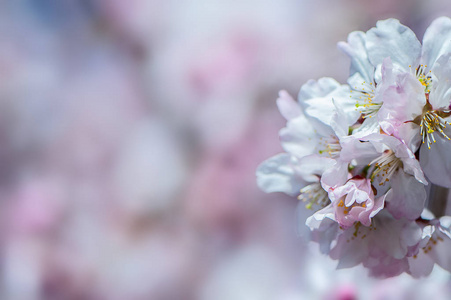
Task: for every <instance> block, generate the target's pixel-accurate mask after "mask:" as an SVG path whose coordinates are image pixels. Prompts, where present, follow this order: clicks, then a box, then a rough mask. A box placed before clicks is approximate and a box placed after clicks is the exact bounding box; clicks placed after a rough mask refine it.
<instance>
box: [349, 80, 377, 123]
mask: <svg viewBox="0 0 451 300" xmlns="http://www.w3.org/2000/svg"><path fill="white" fill-rule="evenodd" d="M354 89H355V90H354V91H355V93H354V94H352V95H351V96H349V97H351V98H354V99H355V100H356V104H355V107H356V110H358V111H359V112H360V113H361V114H362V118H363V119H366V118H372V117H373V116H375V115H376V114H377V112H378V111H379V109H380V108H381V106H382V103H375V102H374V101H373V99H374V86H373V83H372V82H371V83H369V84H368V83H366V82H365V81H364V82H363V83H362V87H361V89H358V88H357V87H354ZM352 92H353V91H351V93H352Z"/></svg>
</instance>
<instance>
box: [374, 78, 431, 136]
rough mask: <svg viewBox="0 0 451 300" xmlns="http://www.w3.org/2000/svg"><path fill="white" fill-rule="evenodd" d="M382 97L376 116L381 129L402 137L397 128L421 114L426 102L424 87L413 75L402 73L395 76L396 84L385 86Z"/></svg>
mask: <svg viewBox="0 0 451 300" xmlns="http://www.w3.org/2000/svg"><path fill="white" fill-rule="evenodd" d="M382 97H383V104H382V107H381V108H380V110H379V112H378V116H377V118H378V120H379V124H380V125H381V129H382V130H383V131H385V132H386V133H387V134H389V135H390V134H392V135H394V136H396V137H398V138H401V139H403V136H400V130H399V128H400V127H401V126H403V125H404V124H405V122H408V121H413V120H414V119H415V117H417V116H419V115H421V114H422V110H423V107H424V105H425V104H426V98H425V95H424V87H423V86H422V85H421V83H420V81H419V80H418V79H416V78H415V76H414V75H412V74H410V73H403V74H400V75H398V76H397V79H396V85H392V86H390V87H389V88H387V89H386V90H385V92H384V93H383V95H382Z"/></svg>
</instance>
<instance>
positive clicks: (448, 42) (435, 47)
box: [421, 17, 451, 73]
mask: <svg viewBox="0 0 451 300" xmlns="http://www.w3.org/2000/svg"><path fill="white" fill-rule="evenodd" d="M450 52H451V19H450V18H448V17H441V18H438V19H435V20H434V21H433V22H432V23H431V25H430V26H429V27H428V28H427V29H426V32H425V33H424V36H423V48H422V59H421V60H422V63H423V64H425V65H427V66H428V67H427V68H426V70H430V69H432V70H433V72H434V73H435V71H434V69H435V65H434V64H435V62H436V61H437V59H438V58H439V57H440V56H442V55H443V54H447V53H450Z"/></svg>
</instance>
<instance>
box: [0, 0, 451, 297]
mask: <svg viewBox="0 0 451 300" xmlns="http://www.w3.org/2000/svg"><path fill="white" fill-rule="evenodd" d="M450 14H451V3H450V2H449V1H447V0H431V1H420V0H399V1H394V0H381V1H372V0H362V1H353V0H329V1H327V0H315V1H312V0H278V1H276V0H273V1H270V0H268V1H266V0H242V1H231V0H186V1H175V0H127V1H126V0H80V1H76V0H73V1H71V0H67V1H66V0H2V1H1V2H0V145H1V146H0V197H1V199H0V224H1V226H0V299H7V300H9V299H13V300H14V299H19V300H20V299H45V300H47V299H50V300H59V299H74V300H75V299H87V300H88V299H89V300H90V299H95V300H103V299H105V300H110V299H111V300H116V299H117V300H122V299H126V300H129V299H130V300H135V299H138V300H139V299H151V300H153V299H155V300H160V299H161V300H178V299H181V300H185V299H186V300H190V299H200V300H216V299H219V300H223V299H224V300H229V299H231V300H235V299H238V300H241V299H242V300H254V299H255V300H260V299H263V300H272V299H275V300H279V299H281V300H294V299H326V300H327V299H330V300H334V299H337V300H338V299H340V300H352V299H425V298H426V297H430V298H431V299H450V295H451V281H450V279H451V277H450V275H449V274H448V273H447V272H445V271H443V270H441V269H439V268H436V269H435V270H434V272H433V274H432V275H431V276H430V277H428V278H425V279H422V280H413V279H411V278H410V277H409V276H407V275H405V276H404V275H403V276H400V277H397V278H392V279H387V280H375V279H370V278H368V277H367V273H366V271H365V270H363V269H362V268H359V267H358V268H354V269H351V270H337V271H336V270H335V266H336V263H335V262H333V261H331V260H329V259H328V258H327V257H324V256H322V255H320V254H319V251H318V247H317V245H315V244H313V245H311V244H309V243H307V241H308V230H307V228H306V227H305V226H304V225H303V224H302V220H303V219H304V218H305V217H306V216H307V215H308V214H309V213H310V212H308V211H306V210H305V209H304V208H303V206H302V204H301V205H300V206H299V205H298V202H297V201H298V200H297V199H295V198H290V197H287V196H285V195H283V194H271V195H267V194H264V193H263V192H261V191H259V190H258V188H257V187H256V183H255V169H256V167H257V166H258V164H259V163H260V162H262V161H263V160H264V159H266V158H269V157H270V156H271V155H274V154H276V153H279V152H281V151H282V148H281V147H280V145H279V141H278V130H279V129H280V128H282V127H283V126H284V124H285V122H284V119H283V118H282V117H281V116H280V114H279V112H278V110H277V107H276V104H275V99H276V98H277V92H278V90H280V89H286V90H287V91H289V92H290V93H291V94H292V95H296V94H297V91H298V90H299V88H300V86H301V85H302V84H303V83H305V82H306V81H307V80H308V79H318V78H320V77H323V76H330V77H334V78H336V79H337V80H338V81H340V82H342V83H344V82H345V81H346V78H347V75H348V68H349V60H348V59H347V57H345V55H344V54H342V53H340V52H339V51H338V50H337V49H336V43H337V42H338V41H341V40H346V38H347V35H348V33H350V32H351V31H354V30H363V31H366V30H368V29H369V28H371V27H373V26H374V25H375V23H376V21H377V20H378V19H384V18H388V17H395V18H398V19H400V20H401V22H402V23H404V24H405V25H408V26H410V27H411V28H412V29H413V30H414V31H415V32H416V33H417V35H418V37H419V38H420V40H421V38H422V35H423V32H424V30H425V28H426V27H427V26H428V25H429V23H430V22H431V21H432V20H433V19H434V18H435V17H437V16H440V15H450Z"/></svg>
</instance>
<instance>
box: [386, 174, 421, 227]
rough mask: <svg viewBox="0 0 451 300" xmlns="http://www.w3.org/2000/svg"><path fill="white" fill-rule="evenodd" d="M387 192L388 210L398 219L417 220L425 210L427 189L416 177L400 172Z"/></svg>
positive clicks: (393, 178) (392, 180) (394, 176)
mask: <svg viewBox="0 0 451 300" xmlns="http://www.w3.org/2000/svg"><path fill="white" fill-rule="evenodd" d="M390 185H391V187H392V188H391V189H390V190H389V191H388V192H387V198H386V201H387V209H388V211H389V212H390V213H391V214H392V215H393V216H394V217H395V218H397V219H401V218H406V219H408V220H412V221H413V220H415V219H417V218H418V217H419V216H420V215H421V212H422V211H423V209H424V204H425V202H426V197H427V194H426V189H425V188H424V185H423V184H422V183H420V182H418V181H417V180H416V179H415V177H413V176H411V175H408V174H406V173H404V172H403V171H398V172H397V173H396V174H394V175H393V176H392V178H391V179H390Z"/></svg>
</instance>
